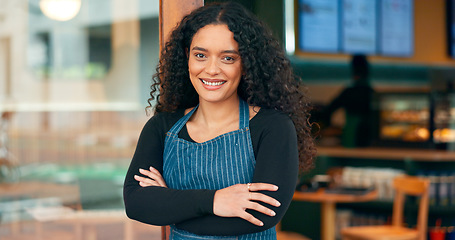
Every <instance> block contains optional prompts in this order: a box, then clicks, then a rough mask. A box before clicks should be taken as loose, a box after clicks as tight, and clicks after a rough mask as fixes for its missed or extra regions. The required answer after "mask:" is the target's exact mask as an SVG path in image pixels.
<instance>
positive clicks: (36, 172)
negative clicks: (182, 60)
mask: <svg viewBox="0 0 455 240" xmlns="http://www.w3.org/2000/svg"><path fill="white" fill-rule="evenodd" d="M52 4H56V5H52ZM158 4H159V1H154V0H128V1H124V0H0V6H2V7H0V113H1V119H0V223H1V224H0V239H3V237H5V238H7V237H26V236H33V234H35V235H36V234H43V237H45V236H47V235H46V234H57V233H56V232H58V231H60V232H61V234H63V235H65V234H67V235H73V236H74V235H75V234H77V230H75V229H76V228H75V226H76V225H77V224H79V225H78V226H81V224H82V226H83V225H84V223H81V220H80V219H86V218H92V219H99V222H97V224H101V225H102V224H104V222H103V221H105V220H106V219H110V220H112V222H111V223H110V224H114V223H115V224H121V225H122V226H124V225H125V222H126V221H127V220H126V216H125V214H124V210H123V200H122V186H123V180H124V176H125V174H126V170H127V167H128V165H129V162H130V160H131V157H132V155H133V153H134V150H135V146H136V142H137V138H138V136H139V134H140V130H141V129H142V126H143V125H144V123H145V122H146V121H147V119H148V118H149V116H147V115H146V113H145V110H144V108H145V107H146V106H147V105H148V103H147V99H148V97H149V90H150V83H151V78H152V75H153V74H154V72H155V68H156V65H157V63H158V57H159V35H158V34H159V25H158V14H159V5H158ZM71 15H73V16H71ZM56 19H57V20H56ZM58 19H60V20H58ZM62 20H64V21H62ZM62 218H66V219H73V220H74V219H76V220H74V221H71V220H68V221H67V222H65V221H59V222H60V223H59V224H60V225H61V224H63V225H65V224H67V226H66V227H61V228H56V227H55V226H56V225H55V224H57V223H56V221H55V220H58V219H62ZM77 219H79V220H77ZM103 219H104V220H103ZM115 220H118V222H116V221H115ZM37 221H38V222H39V223H40V224H35V223H36V222H37ZM106 224H107V223H106ZM68 226H69V227H68ZM92 227H93V226H92ZM125 229H128V228H123V227H115V228H113V229H112V232H116V233H118V234H128V233H127V230H125ZM150 229H151V231H158V232H156V234H158V235H156V236H157V237H158V236H159V229H158V230H156V228H150ZM153 229H155V230H153ZM93 231H94V232H96V234H101V233H100V232H99V231H98V230H97V229H94V230H93ZM112 232H111V233H112ZM27 234H29V235H27ZM79 234H81V233H79ZM82 234H89V233H87V232H86V231H85V230H84V232H83V233H82ZM153 234H154V233H153ZM63 235H62V236H63ZM85 237H87V235H83V236H82V238H81V239H86V238H85ZM152 238H153V237H152ZM118 239H120V238H118ZM134 239H138V238H134ZM148 239H150V233H149V234H148Z"/></svg>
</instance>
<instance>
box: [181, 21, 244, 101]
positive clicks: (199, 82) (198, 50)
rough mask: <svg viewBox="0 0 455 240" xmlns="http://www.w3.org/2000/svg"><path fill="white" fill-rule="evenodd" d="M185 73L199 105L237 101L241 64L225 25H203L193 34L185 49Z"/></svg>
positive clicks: (232, 35) (230, 34)
mask: <svg viewBox="0 0 455 240" xmlns="http://www.w3.org/2000/svg"><path fill="white" fill-rule="evenodd" d="M188 70H189V73H190V79H191V83H192V84H193V86H194V88H195V89H196V91H197V93H198V94H199V102H202V101H207V102H222V101H229V100H233V99H237V87H238V86H239V83H240V78H241V77H242V61H241V59H240V54H239V48H238V44H237V42H236V41H235V40H234V34H233V33H232V32H231V31H230V30H229V28H228V27H227V25H224V24H220V25H207V26H205V27H203V28H201V29H199V31H197V32H196V34H195V35H194V37H193V41H192V42H191V46H190V49H188Z"/></svg>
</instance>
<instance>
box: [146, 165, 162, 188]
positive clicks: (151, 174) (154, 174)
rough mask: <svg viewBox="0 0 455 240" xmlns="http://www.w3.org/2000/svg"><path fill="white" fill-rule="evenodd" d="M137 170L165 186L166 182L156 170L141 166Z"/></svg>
mask: <svg viewBox="0 0 455 240" xmlns="http://www.w3.org/2000/svg"><path fill="white" fill-rule="evenodd" d="M139 172H140V173H142V174H143V175H145V176H147V177H149V178H151V179H152V180H155V181H157V182H158V183H159V184H160V186H166V183H165V182H164V179H163V177H162V176H161V174H160V172H158V171H148V170H145V169H142V168H139Z"/></svg>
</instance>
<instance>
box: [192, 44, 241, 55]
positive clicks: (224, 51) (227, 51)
mask: <svg viewBox="0 0 455 240" xmlns="http://www.w3.org/2000/svg"><path fill="white" fill-rule="evenodd" d="M191 50H197V51H203V52H208V50H207V49H205V48H202V47H198V46H196V47H193V48H192V49H191ZM221 53H233V54H237V55H240V54H239V52H237V51H235V50H223V51H221Z"/></svg>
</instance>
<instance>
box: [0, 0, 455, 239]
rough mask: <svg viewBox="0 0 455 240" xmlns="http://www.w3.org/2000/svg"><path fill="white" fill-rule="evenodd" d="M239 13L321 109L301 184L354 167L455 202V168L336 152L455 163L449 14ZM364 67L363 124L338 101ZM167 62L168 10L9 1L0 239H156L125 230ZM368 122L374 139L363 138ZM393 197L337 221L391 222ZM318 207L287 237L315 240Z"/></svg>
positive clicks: (445, 3)
mask: <svg viewBox="0 0 455 240" xmlns="http://www.w3.org/2000/svg"><path fill="white" fill-rule="evenodd" d="M210 2H215V1H213V0H206V1H205V3H210ZM218 2H219V1H218ZM236 2H239V3H241V4H243V5H244V6H245V7H247V8H248V9H249V10H250V11H252V12H253V13H255V14H256V15H257V16H258V17H259V18H260V19H262V20H263V21H265V22H266V23H267V24H268V26H269V27H270V28H271V29H272V30H273V32H274V34H275V36H276V37H277V38H278V40H279V41H280V42H281V43H282V45H283V47H284V48H285V49H286V52H287V53H288V55H289V58H290V59H291V62H292V65H293V68H294V70H295V72H296V73H297V74H298V75H299V77H300V78H301V81H302V82H303V83H304V84H305V85H306V88H302V91H305V92H306V93H307V94H308V95H309V97H310V98H311V100H312V103H313V105H314V110H313V112H312V121H313V122H316V123H318V126H319V127H315V129H314V131H315V136H316V140H317V143H318V149H319V152H320V153H319V156H318V158H317V161H316V164H315V167H316V168H315V169H314V170H313V171H312V172H310V173H307V174H305V175H302V182H304V181H308V179H310V178H311V177H312V176H314V175H316V174H321V173H326V172H327V171H328V170H329V169H330V168H332V167H337V168H345V167H355V168H356V169H349V171H346V172H350V173H352V172H355V173H356V174H357V175H356V176H357V177H358V178H362V177H359V175H360V176H366V175H368V174H371V169H370V168H373V172H374V173H375V174H374V175H375V176H378V177H377V178H378V179H380V178H382V179H383V178H384V176H386V178H387V176H389V177H390V176H391V174H392V175H394V174H399V173H407V174H411V175H422V176H426V177H432V179H433V183H434V184H439V185H438V186H442V184H441V183H442V182H443V180H444V183H447V184H448V185H447V188H448V189H451V188H452V189H455V165H454V164H453V161H452V160H453V159H455V157H453V159H452V160H444V161H438V160H437V158H434V157H433V155H431V156H429V157H427V158H424V159H423V160H422V159H420V160H417V161H415V159H412V158H409V157H406V155H403V154H401V155H400V154H398V155H397V156H395V157H394V160H398V161H388V160H387V159H384V158H381V157H378V156H367V157H364V156H362V157H356V156H351V155H347V156H346V154H345V155H342V156H339V155H337V154H332V153H331V152H330V150H331V149H333V148H336V149H338V148H343V149H358V148H369V147H382V148H383V149H385V150H384V151H388V149H394V150H397V149H398V150H403V151H405V150H406V151H409V150H410V151H413V150H414V149H425V150H428V151H429V152H430V154H431V153H433V152H434V153H436V152H437V153H439V151H443V152H453V150H454V149H455V125H454V123H455V106H454V103H455V101H454V99H455V98H454V90H455V89H454V87H455V14H454V11H455V8H454V6H455V3H454V2H455V1H453V0H432V1H427V0H262V1H261V0H236ZM354 55H356V56H357V55H359V56H363V57H364V58H365V60H366V63H367V66H368V71H367V74H364V75H362V76H361V77H360V78H362V79H363V80H366V81H364V83H363V86H364V87H365V86H366V87H368V89H369V90H367V91H369V92H371V94H369V95H368V96H367V98H366V99H367V100H361V98H360V97H359V98H357V97H356V98H354V99H351V100H347V101H348V102H349V101H351V103H352V102H353V101H354V103H359V102H362V101H364V102H366V103H367V104H366V105H367V106H366V108H365V109H366V110H365V109H362V110H359V111H360V113H359V114H357V113H358V112H359V111H358V112H357V113H355V111H354V113H353V112H351V111H350V110H349V106H347V105H348V103H343V104H341V103H339V104H333V103H334V102H336V101H335V99H337V98H339V96H340V93H342V92H343V91H344V90H345V89H347V88H349V87H352V86H354V85H356V79H358V78H359V77H358V76H357V77H356V75H355V74H354V71H353V63H352V62H351V60H352V59H353V56H354ZM158 58H159V1H158V0H128V1H126V0H0V114H1V119H0V239H42V238H46V239H52V238H55V239H107V238H109V239H158V238H159V236H160V229H159V228H156V227H155V228H154V227H146V226H143V225H141V224H138V223H136V222H133V221H127V220H126V217H125V215H124V211H123V200H122V185H123V180H124V176H125V174H126V170H127V167H128V165H129V162H130V160H131V157H132V154H133V153H134V149H135V144H136V141H137V138H138V136H139V133H140V130H141V128H142V126H143V125H144V123H145V122H146V121H147V120H148V118H149V117H150V116H147V115H146V112H145V107H146V106H148V103H147V99H148V97H149V86H150V83H151V77H152V75H153V74H154V73H155V68H156V65H157V63H158ZM362 92H364V90H362ZM335 105H336V106H335ZM364 116H367V118H366V119H368V121H367V122H368V124H367V125H366V128H363V129H367V130H366V131H361V132H360V133H359V131H358V130H356V129H358V128H357V127H358V126H359V125H361V124H360V123H361V122H362V121H363V120H362V119H363V117H364ZM347 123H350V124H347ZM364 127H365V126H364ZM366 133H367V134H366ZM359 151H360V150H359ZM448 158H449V159H450V157H448ZM435 159H436V160H435ZM359 160H360V161H359ZM357 167H358V168H360V169H357ZM365 168H368V169H369V170H368V171H364V170H366V169H365ZM353 170H354V171H353ZM362 174H363V175H362ZM370 182H374V181H370ZM449 184H451V185H449ZM444 186H446V185H444ZM384 191H386V190H384ZM435 194H436V193H435ZM450 194H452V195H450ZM390 198H391V197H390V196H388V195H387V194H386V193H384V195H383V196H382V198H381V200H380V201H379V202H375V203H371V204H370V205H368V204H367V205H361V206H360V207H359V206H358V205H356V206H351V205H345V206H342V208H340V209H339V210H340V212H339V214H338V217H337V219H338V221H342V220H343V219H344V220H345V221H350V222H352V221H354V220H355V221H360V220H358V219H363V221H364V222H365V221H367V222H368V221H370V220H369V219H375V221H376V220H377V221H376V222H379V221H380V220H381V219H382V220H383V221H387V216H382V215H381V214H378V213H377V212H384V211H388V210H390V209H391V201H390ZM439 199H443V200H444V201H442V200H441V202H439ZM445 199H447V201H445ZM450 199H453V200H450ZM439 203H440V204H439ZM311 204H314V203H302V202H295V203H293V204H292V205H291V208H290V209H289V211H288V214H287V215H286V216H285V218H284V219H283V221H282V223H281V228H282V229H283V230H286V231H290V232H298V233H300V234H302V235H305V236H307V237H309V238H311V239H319V237H320V236H319V232H320V226H319V221H317V220H319V217H320V216H319V212H318V208H317V207H316V208H315V207H314V206H313V205H311ZM359 208H360V210H359ZM346 212H348V213H346ZM302 213H304V214H302ZM346 215H348V217H346ZM453 216H455V190H452V192H450V191H448V193H447V195H446V197H444V196H443V197H438V195H434V206H433V210H432V209H431V208H430V222H431V224H434V221H435V220H436V219H442V224H443V225H446V226H455V219H454V218H453ZM346 219H350V220H346ZM365 219H367V220H365ZM315 220H316V221H315ZM371 222H373V220H371ZM303 223H305V224H303ZM440 223H441V222H440ZM107 227H109V228H107Z"/></svg>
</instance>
